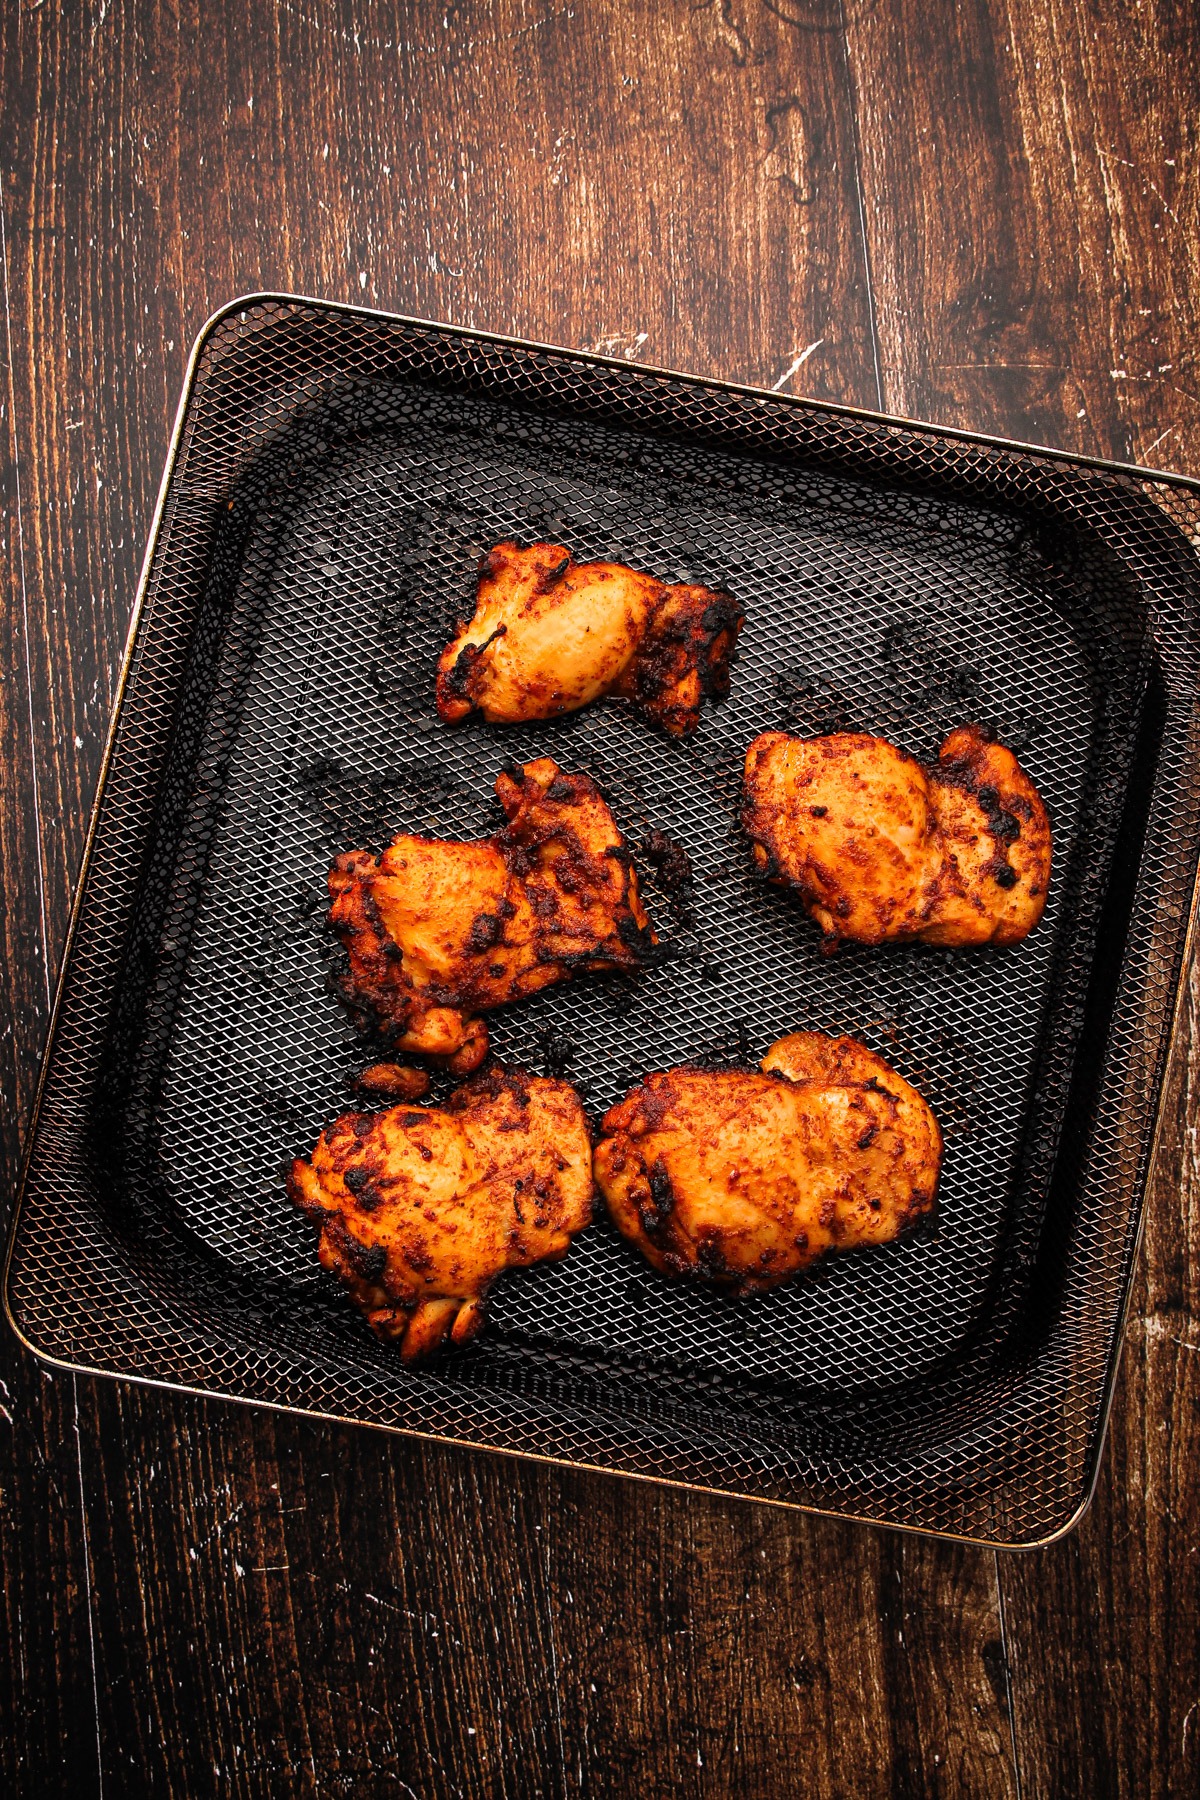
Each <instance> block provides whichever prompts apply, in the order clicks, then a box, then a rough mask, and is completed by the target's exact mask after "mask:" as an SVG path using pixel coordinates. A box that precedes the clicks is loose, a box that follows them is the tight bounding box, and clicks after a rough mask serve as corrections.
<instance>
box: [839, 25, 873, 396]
mask: <svg viewBox="0 0 1200 1800" xmlns="http://www.w3.org/2000/svg"><path fill="white" fill-rule="evenodd" d="M838 41H839V43H840V45H841V50H842V67H843V69H844V71H845V77H846V98H847V99H848V101H849V103H850V142H851V144H852V145H853V149H854V195H855V199H856V200H857V202H858V236H859V248H860V250H861V254H862V264H863V279H864V281H865V282H866V286H867V321H868V326H869V329H870V332H871V357H872V360H873V362H874V365H875V405H876V407H877V409H878V410H879V411H880V412H882V411H883V410H884V406H883V367H882V364H881V362H880V357H879V325H878V322H877V320H876V317H875V280H874V276H873V275H872V272H871V240H870V238H869V236H868V235H867V209H866V202H865V200H864V198H863V179H862V133H861V130H860V128H859V122H858V90H857V88H856V87H855V84H854V67H853V64H852V63H851V61H850V27H849V25H848V23H847V21H846V4H845V0H838Z"/></svg>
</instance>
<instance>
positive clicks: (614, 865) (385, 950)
mask: <svg viewBox="0 0 1200 1800" xmlns="http://www.w3.org/2000/svg"><path fill="white" fill-rule="evenodd" d="M496 794H497V797H498V798H499V801H500V804H501V806H502V807H503V808H504V811H505V813H506V814H507V815H508V823H507V824H506V825H505V827H504V828H503V830H501V831H498V832H497V833H496V835H495V836H494V837H490V838H485V839H484V840H483V841H482V842H481V843H474V844H460V843H448V842H444V841H442V840H441V839H439V838H424V837H411V836H403V837H398V838H396V839H395V841H394V842H393V843H391V844H389V846H388V848H387V849H386V850H385V851H384V852H383V855H382V856H378V857H375V856H372V855H371V854H370V853H369V852H368V851H366V850H352V851H349V852H348V853H347V854H346V855H345V856H339V857H338V859H337V861H336V862H335V863H334V865H333V868H332V869H331V870H330V873H329V892H330V896H331V899H332V902H333V904H332V906H331V908H330V913H329V918H330V923H331V924H332V926H333V928H334V930H335V931H336V932H337V933H338V934H339V936H340V937H341V939H342V942H343V944H344V946H345V950H346V966H345V968H344V969H343V970H342V971H341V973H340V975H339V977H338V982H339V986H340V988H341V991H342V994H343V996H344V998H345V999H346V1001H347V1002H348V1004H349V1005H350V1007H351V1010H352V1011H353V1012H354V1013H355V1015H356V1016H357V1017H358V1019H359V1022H360V1023H362V1024H364V1025H374V1026H375V1027H377V1028H378V1029H380V1030H381V1031H382V1032H383V1033H384V1034H385V1035H386V1036H388V1037H389V1038H390V1040H391V1042H392V1044H393V1046H394V1048H395V1049H397V1050H400V1051H408V1052H410V1053H415V1054H418V1055H425V1056H433V1057H441V1058H445V1059H446V1060H447V1061H448V1064H449V1067H450V1068H451V1069H453V1070H454V1072H455V1073H456V1074H466V1073H468V1072H469V1071H470V1070H471V1069H474V1068H477V1067H478V1066H479V1064H480V1063H481V1062H482V1061H483V1059H484V1057H485V1055H486V1054H487V1045H488V1037H487V1027H486V1025H485V1024H484V1022H483V1020H482V1019H480V1018H477V1017H475V1016H474V1015H475V1014H477V1013H479V1012H481V1011H485V1010H487V1009H488V1008H490V1007H493V1006H504V1005H506V1004H507V1003H508V1002H509V1001H511V1000H520V999H522V998H523V997H524V996H525V995H527V994H533V993H536V992H537V991H538V989H539V988H544V987H548V986H550V985H551V984H552V983H553V982H557V981H566V980H568V979H569V977H570V976H571V975H573V974H574V973H575V972H576V971H577V970H580V969H589V970H591V969H595V970H602V969H637V968H639V967H641V966H642V965H643V964H644V963H645V962H647V961H648V960H649V959H650V957H651V955H652V952H653V946H654V943H655V935H654V932H653V931H652V929H651V927H650V921H649V920H648V918H647V917H646V913H645V909H644V908H643V906H642V903H641V900H640V899H639V897H638V884H637V874H636V872H635V870H634V867H633V859H632V857H631V856H630V854H629V851H628V850H627V849H626V847H625V841H624V839H623V838H622V836H621V833H620V832H619V831H618V829H617V825H616V821H615V820H614V818H613V816H612V814H611V812H610V811H609V809H608V806H607V805H606V803H605V801H604V800H603V798H602V797H601V794H600V791H599V789H598V788H597V787H596V784H595V782H593V781H592V780H591V779H590V778H589V777H588V776H587V775H567V774H564V773H563V771H562V770H561V769H560V768H559V767H558V764H557V763H555V762H553V761H551V759H550V758H549V757H541V758H539V759H538V760H537V761H536V762H530V763H526V764H525V766H524V768H518V767H517V766H516V765H511V766H510V769H509V770H506V771H505V772H504V773H502V774H501V775H500V776H499V777H498V778H497V781H496Z"/></svg>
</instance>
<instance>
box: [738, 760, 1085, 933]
mask: <svg viewBox="0 0 1200 1800" xmlns="http://www.w3.org/2000/svg"><path fill="white" fill-rule="evenodd" d="M742 822H743V824H744V826H745V828H746V831H747V833H748V835H749V837H750V838H751V840H752V843H753V853H754V859H755V863H756V864H757V866H758V868H759V870H760V871H761V872H762V873H763V874H765V875H766V876H767V877H768V878H769V879H770V880H772V881H776V882H780V883H781V884H782V885H784V886H786V887H791V888H794V889H795V890H796V892H797V893H798V894H799V896H800V899H801V901H802V902H803V904H804V906H805V907H806V909H807V910H808V912H809V913H810V914H811V915H812V917H813V918H814V919H815V920H816V922H817V924H818V925H819V926H820V927H821V930H822V931H823V932H824V933H825V937H826V939H827V941H828V942H829V944H830V946H831V947H832V946H833V945H835V944H836V943H838V942H839V941H840V940H842V939H845V938H848V939H852V940H853V941H855V942H856V943H860V944H880V943H883V942H884V941H885V940H887V939H899V940H902V941H914V940H915V941H919V942H921V943H925V944H948V945H954V946H960V945H966V944H1015V943H1016V942H1018V940H1019V939H1021V938H1023V937H1025V936H1027V934H1028V933H1029V932H1030V931H1032V930H1033V927H1034V926H1035V925H1036V924H1037V922H1038V920H1039V919H1040V918H1041V916H1042V909H1043V908H1044V906H1045V904H1046V889H1047V886H1048V885H1049V881H1050V822H1049V820H1048V819H1047V817H1046V809H1045V807H1044V806H1043V804H1042V799H1041V795H1040V794H1039V793H1038V791H1037V789H1036V788H1035V787H1034V785H1033V783H1032V782H1031V781H1030V779H1029V777H1028V776H1027V775H1026V774H1025V773H1024V772H1023V770H1022V769H1021V767H1020V765H1019V764H1018V762H1017V759H1016V757H1015V756H1014V755H1013V753H1012V751H1011V750H1006V749H1005V747H1004V745H1003V744H997V743H993V742H992V741H991V740H990V739H989V738H987V737H986V736H985V735H984V733H983V732H982V731H981V730H980V729H979V727H978V726H977V725H962V726H960V727H959V728H958V729H957V730H955V731H952V732H951V733H950V735H949V737H948V738H947V739H946V740H945V742H944V743H943V745H942V748H941V753H940V755H939V757H938V760H937V762H936V763H934V764H931V765H928V766H927V765H925V764H923V763H919V762H916V761H915V760H914V759H913V758H912V757H911V756H906V755H905V753H904V751H903V750H897V749H896V747H895V746H894V745H893V744H889V743H886V742H885V741H884V739H883V738H877V737H867V736H865V735H864V734H862V733H859V732H838V733H835V734H833V735H832V736H830V737H817V738H794V737H788V736H787V735H786V734H785V733H784V732H782V731H768V732H764V734H763V735H762V736H761V737H758V738H756V739H755V740H754V742H753V743H752V744H751V746H750V748H749V750H748V751H747V752H746V770H745V786H744V806H743V812H742Z"/></svg>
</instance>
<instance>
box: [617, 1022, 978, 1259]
mask: <svg viewBox="0 0 1200 1800" xmlns="http://www.w3.org/2000/svg"><path fill="white" fill-rule="evenodd" d="M761 1068H762V1073H761V1074H756V1073H754V1072H753V1071H751V1070H737V1069H734V1070H720V1071H708V1070H703V1069H697V1068H678V1069H669V1070H667V1071H666V1073H665V1074H656V1075H648V1076H647V1077H646V1079H645V1080H644V1081H643V1082H642V1083H641V1085H640V1086H639V1087H636V1088H634V1089H633V1091H632V1093H630V1094H627V1095H626V1097H625V1099H624V1100H622V1101H621V1102H620V1104H619V1105H617V1106H614V1107H613V1108H612V1109H611V1111H610V1112H609V1113H608V1114H607V1115H606V1116H605V1118H604V1120H603V1123H602V1125H601V1132H602V1134H603V1135H602V1138H601V1141H600V1143H598V1144H597V1146H596V1151H595V1159H594V1166H595V1173H596V1183H597V1186H598V1187H599V1188H600V1191H601V1192H602V1193H603V1195H604V1198H605V1200H606V1201H607V1203H608V1210H609V1212H610V1213H611V1215H612V1218H613V1221H614V1223H615V1224H616V1227H617V1229H618V1231H620V1232H621V1234H622V1236H623V1237H626V1238H628V1239H629V1241H630V1242H631V1243H633V1244H636V1245H637V1247H638V1249H639V1250H641V1252H642V1254H643V1255H644V1256H645V1257H646V1258H647V1260H648V1261H649V1262H651V1263H652V1264H653V1265H654V1267H655V1268H656V1269H660V1270H661V1271H662V1272H663V1273H664V1274H666V1275H678V1276H687V1277H693V1278H697V1279H700V1280H704V1281H711V1282H715V1283H717V1284H718V1285H720V1286H722V1287H727V1288H732V1289H734V1290H735V1291H736V1292H737V1293H739V1294H750V1293H754V1292H757V1291H758V1290H759V1289H762V1288H769V1287H774V1286H776V1285H777V1284H778V1283H779V1282H781V1281H786V1280H787V1279H788V1277H789V1276H792V1275H795V1274H797V1273H798V1272H799V1271H800V1270H802V1269H806V1268H808V1267H809V1266H810V1265H811V1264H812V1263H814V1262H816V1261H817V1260H818V1258H820V1257H822V1256H824V1255H826V1254H827V1253H829V1252H831V1251H840V1250H853V1249H856V1248H859V1247H861V1246H866V1245H871V1244H886V1243H889V1242H891V1240H892V1239H894V1238H896V1237H898V1236H899V1235H900V1233H901V1232H902V1231H904V1230H905V1229H906V1227H908V1226H910V1225H912V1224H913V1223H914V1222H915V1221H916V1220H917V1219H919V1218H920V1217H921V1216H922V1215H923V1214H925V1213H928V1212H929V1211H930V1210H931V1208H932V1207H933V1203H934V1196H935V1194H936V1191H937V1181H938V1172H939V1169H940V1166H941V1156H942V1134H941V1132H940V1130H939V1129H938V1124H937V1120H936V1119H935V1118H934V1116H933V1113H932V1112H931V1111H930V1109H929V1107H928V1106H927V1105H926V1103H925V1101H924V1100H923V1099H922V1098H921V1096H920V1094H918V1093H917V1092H916V1090H915V1089H914V1088H912V1087H910V1086H909V1084H908V1083H907V1082H906V1081H903V1080H902V1079H901V1077H900V1076H899V1075H897V1074H896V1072H895V1070H894V1069H892V1068H889V1066H888V1064H887V1063H886V1062H884V1060H883V1058H882V1057H880V1056H876V1055H875V1054H874V1052H873V1051H870V1050H868V1049H867V1048H866V1047H865V1046H864V1045H862V1044H860V1043H857V1042H856V1041H855V1039H853V1038H848V1037H841V1038H831V1037H826V1036H824V1035H822V1034H821V1033H818V1032H808V1031H798V1032H794V1033H792V1034H791V1035H790V1036H788V1037H784V1038H781V1039H780V1040H779V1042H778V1043H776V1044H774V1045H773V1046H772V1047H771V1049H770V1050H769V1051H768V1052H767V1055H766V1056H765V1057H764V1058H763V1061H762V1065H761Z"/></svg>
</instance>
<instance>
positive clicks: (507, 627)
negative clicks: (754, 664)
mask: <svg viewBox="0 0 1200 1800" xmlns="http://www.w3.org/2000/svg"><path fill="white" fill-rule="evenodd" d="M742 618H743V614H742V610H741V608H740V607H739V606H738V604H737V602H736V601H735V600H734V599H733V598H732V596H731V595H729V594H726V593H724V592H722V591H720V590H718V589H715V588H706V587H700V586H695V585H692V584H689V583H686V582H680V583H677V584H674V585H672V584H671V583H668V582H664V581H658V580H657V579H656V578H655V577H654V576H653V575H644V574H641V573H639V571H638V570H636V569H629V568H626V567H625V566H624V565H623V564H621V563H611V562H595V563H577V562H575V561H573V559H572V557H571V553H570V551H569V550H567V549H566V548H565V547H564V546H563V545H562V544H531V545H529V546H528V548H522V547H521V545H519V544H516V543H513V542H511V541H508V540H506V541H505V542H503V543H500V544H497V545H496V546H495V547H494V548H493V549H492V550H490V551H489V552H488V554H487V555H486V556H485V557H484V558H483V559H482V561H481V562H480V565H479V586H478V590H477V594H476V600H475V614H474V617H473V618H472V619H471V620H470V621H469V622H467V623H460V625H459V629H458V631H457V632H456V634H455V636H454V637H453V638H452V639H451V641H450V642H449V643H448V644H447V645H446V647H445V649H444V650H443V651H442V654H441V657H440V658H439V660H438V675H437V709H438V712H439V713H440V715H441V717H442V718H443V719H445V720H447V721H448V722H449V723H454V722H456V721H458V720H460V719H465V718H466V717H467V716H468V715H469V714H470V713H472V712H475V711H478V712H481V713H482V714H483V717H484V718H485V719H486V720H487V721H488V723H489V724H493V725H510V724H516V723H518V722H521V721H523V720H529V719H553V718H557V717H558V716H559V715H560V714H562V713H570V712H577V711H578V710H579V708H580V707H582V706H587V705H588V704H589V703H590V702H591V701H593V700H598V699H601V698H603V697H604V696H605V695H609V694H612V695H617V696H620V697H621V698H623V699H628V700H632V701H633V702H634V704H635V706H636V707H637V708H638V710H639V711H641V712H643V713H644V714H645V715H646V717H647V718H649V719H651V720H652V721H653V722H654V723H655V724H656V725H660V726H661V727H662V728H663V730H664V731H666V732H667V733H668V734H669V735H670V736H672V737H687V736H689V735H690V733H692V732H693V731H695V730H696V727H697V726H698V724H699V722H700V702H701V700H702V698H704V697H706V696H711V697H713V698H716V699H724V698H725V696H726V695H727V694H728V692H729V679H730V667H731V664H732V662H733V657H734V652H735V650H736V647H737V637H738V632H739V631H740V630H741V627H742Z"/></svg>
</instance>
